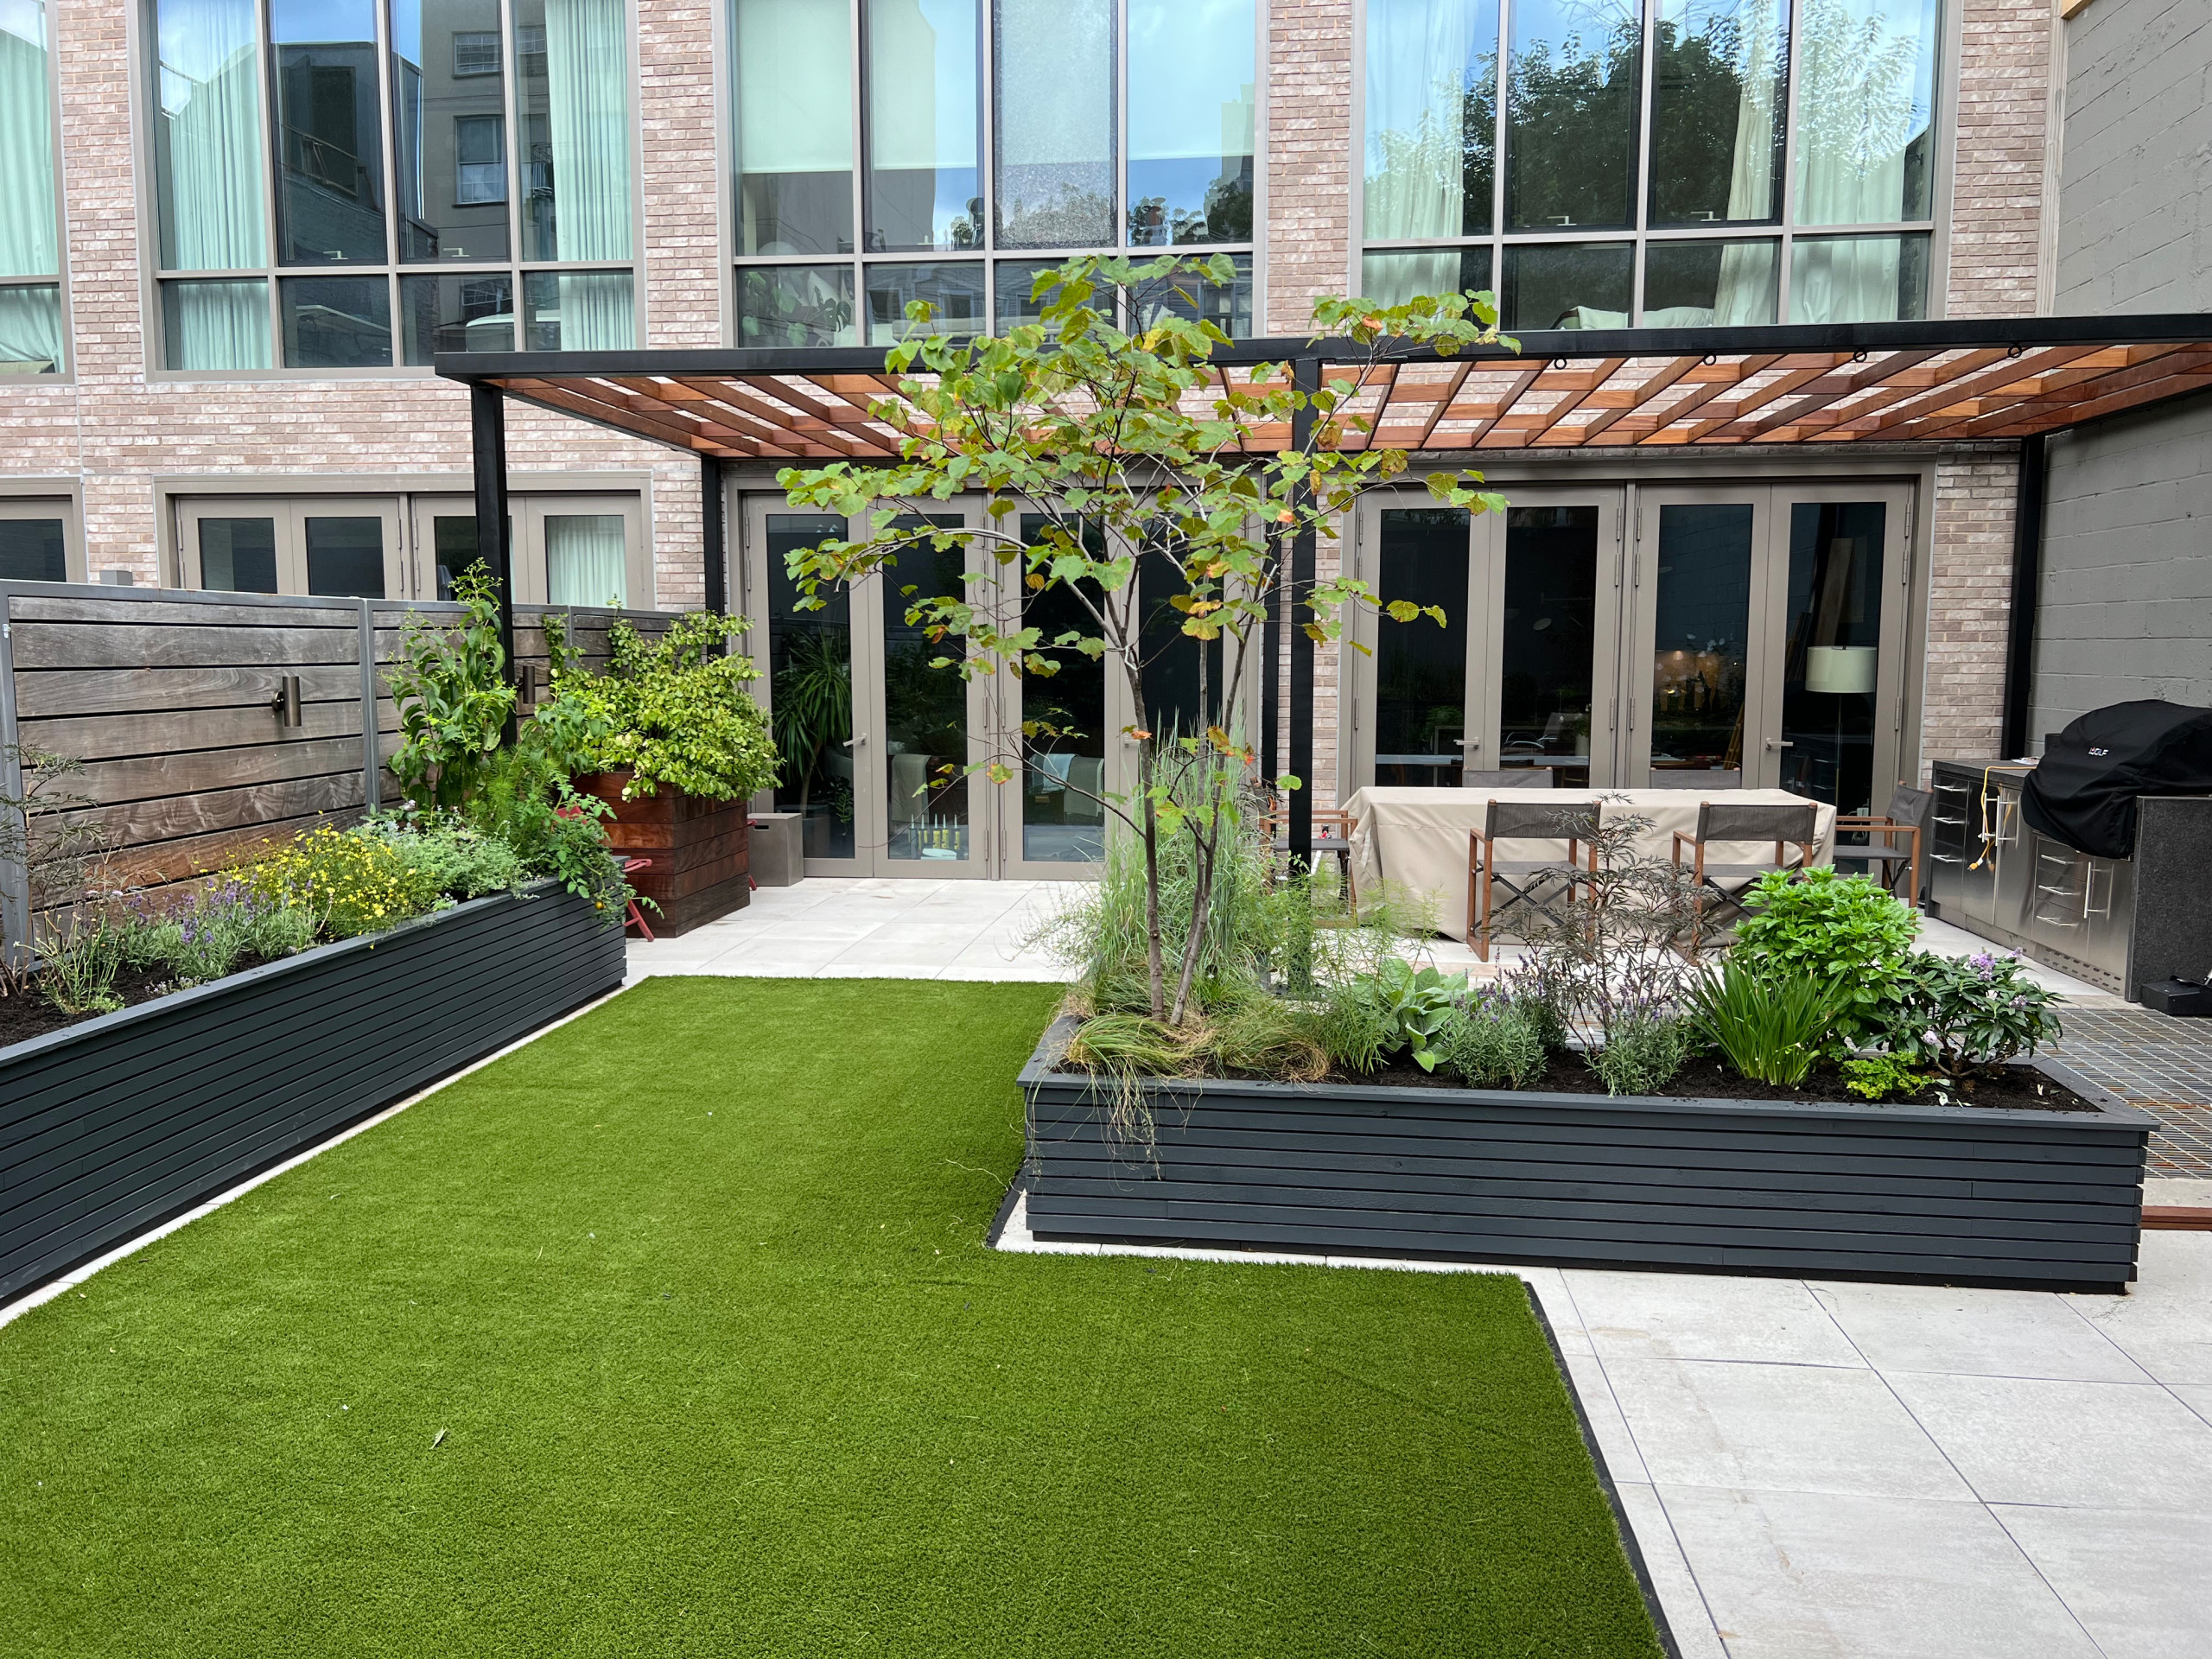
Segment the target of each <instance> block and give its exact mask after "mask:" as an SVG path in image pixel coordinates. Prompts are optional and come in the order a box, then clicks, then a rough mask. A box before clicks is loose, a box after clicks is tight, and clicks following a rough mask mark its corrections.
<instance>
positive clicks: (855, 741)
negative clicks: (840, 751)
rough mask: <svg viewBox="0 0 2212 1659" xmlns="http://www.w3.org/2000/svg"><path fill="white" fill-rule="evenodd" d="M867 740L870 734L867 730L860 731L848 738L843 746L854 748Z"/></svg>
mask: <svg viewBox="0 0 2212 1659" xmlns="http://www.w3.org/2000/svg"><path fill="white" fill-rule="evenodd" d="M867 741H868V734H867V733H866V732H859V733H855V734H854V735H853V736H851V737H849V738H847V739H846V740H845V741H844V742H843V744H842V745H841V747H844V748H848V749H854V748H858V747H860V746H861V744H863V743H865V742H867Z"/></svg>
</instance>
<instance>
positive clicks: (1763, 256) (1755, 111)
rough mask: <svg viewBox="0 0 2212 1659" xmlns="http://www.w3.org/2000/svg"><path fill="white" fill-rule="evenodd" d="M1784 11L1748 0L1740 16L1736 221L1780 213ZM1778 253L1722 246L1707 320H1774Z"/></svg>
mask: <svg viewBox="0 0 2212 1659" xmlns="http://www.w3.org/2000/svg"><path fill="white" fill-rule="evenodd" d="M1785 16H1787V14H1786V13H1785V12H1784V11H1783V10H1782V8H1781V7H1779V6H1777V5H1776V4H1775V3H1774V0H1745V4H1744V7H1743V10H1742V11H1741V12H1740V13H1739V14H1738V30H1737V35H1736V41H1737V64H1736V71H1737V77H1738V84H1739V85H1740V86H1742V88H1743V91H1742V93H1741V95H1740V97H1739V99H1738V103H1737V105H1736V153H1735V156H1734V160H1733V164H1732V167H1731V168H1730V171H1729V176H1728V217H1729V218H1730V219H1766V218H1768V217H1770V215H1771V214H1772V213H1774V211H1775V194H1774V184H1775V178H1774V172H1775V165H1776V162H1777V161H1778V160H1779V155H1778V152H1777V147H1776V144H1775V121H1776V118H1777V116H1778V115H1779V114H1780V111H1779V109H1778V108H1777V103H1778V101H1779V100H1780V99H1781V98H1782V96H1783V85H1782V75H1781V73H1780V68H1781V56H1782V52H1783V34H1784V31H1785V30H1786V29H1787V28H1788V25H1787V23H1786V22H1784V18H1785ZM1776 252H1777V246H1776V245H1775V244H1772V243H1756V244H1746V245H1739V246H1736V247H1730V248H1724V249H1722V250H1721V251H1720V281H1719V285H1718V286H1717V287H1716V288H1715V289H1714V290H1713V315H1712V317H1711V318H1710V319H1709V321H1713V322H1717V323H1766V322H1772V321H1775V315H1774V295H1775V269H1774V262H1775V256H1776ZM1646 321H1647V322H1649V319H1646ZM1659 326H1662V327H1663V326H1664V325H1663V324H1662V325H1659Z"/></svg>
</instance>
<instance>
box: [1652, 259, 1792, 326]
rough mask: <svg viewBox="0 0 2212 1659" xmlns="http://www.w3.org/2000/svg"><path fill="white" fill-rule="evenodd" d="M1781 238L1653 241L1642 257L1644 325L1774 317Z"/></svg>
mask: <svg viewBox="0 0 2212 1659" xmlns="http://www.w3.org/2000/svg"><path fill="white" fill-rule="evenodd" d="M1781 275H1782V245H1781V244H1780V243H1779V242H1654V243H1652V244H1651V245H1650V246H1649V247H1648V248H1647V249H1645V250H1644V256H1643V326H1644V327H1647V328H1701V327H1706V326H1707V324H1710V323H1719V324H1724V325H1725V324H1733V323H1760V322H1772V321H1775V315H1774V307H1775V294H1776V289H1777V283H1778V282H1779V280H1780V278H1781Z"/></svg>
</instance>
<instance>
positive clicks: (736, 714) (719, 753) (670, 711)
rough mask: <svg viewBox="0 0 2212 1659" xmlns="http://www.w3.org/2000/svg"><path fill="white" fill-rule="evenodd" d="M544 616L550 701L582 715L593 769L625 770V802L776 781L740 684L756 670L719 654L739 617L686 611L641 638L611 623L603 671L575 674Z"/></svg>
mask: <svg viewBox="0 0 2212 1659" xmlns="http://www.w3.org/2000/svg"><path fill="white" fill-rule="evenodd" d="M546 622H547V630H548V635H547V637H548V639H549V640H552V641H554V642H555V643H554V656H555V661H556V664H557V666H556V669H555V671H554V674H553V687H554V690H555V692H556V694H557V695H556V702H555V706H556V707H558V706H559V705H560V704H561V703H564V702H566V703H572V704H573V705H575V707H576V708H577V709H580V710H581V711H582V714H583V715H584V716H585V717H586V719H587V720H588V721H589V723H590V726H591V728H592V730H593V732H594V736H593V737H592V738H591V739H590V740H589V741H588V744H587V746H586V747H587V750H588V754H589V757H590V760H591V762H592V764H593V765H594V767H595V768H596V769H597V770H600V771H602V772H629V773H630V774H631V779H630V781H629V782H628V783H627V784H626V785H623V787H622V793H623V796H624V798H626V799H631V800H634V799H636V798H638V797H639V796H641V795H651V794H652V793H654V792H655V791H657V790H658V789H660V788H662V787H663V786H665V787H667V788H670V789H679V790H682V791H683V792H684V793H685V794H687V795H696V796H698V797H700V798H702V799H705V800H716V801H741V800H743V799H744V798H746V797H747V796H748V795H752V794H753V793H754V792H756V791H760V790H762V789H766V787H767V786H768V785H771V784H772V783H774V782H775V781H776V765H777V753H776V745H775V742H774V740H773V739H772V737H771V736H770V735H769V730H768V716H767V715H766V712H765V711H763V710H762V709H761V707H760V704H759V703H757V702H754V701H753V698H752V696H751V695H750V694H748V693H747V690H746V689H745V687H746V683H747V681H749V680H751V679H753V678H754V677H756V676H757V674H758V673H759V671H758V670H757V669H755V668H754V667H753V664H752V663H751V662H750V661H749V660H747V658H744V657H742V656H733V655H727V654H725V652H724V647H725V646H726V645H728V642H729V641H730V640H732V639H735V638H736V637H737V636H738V635H739V634H741V633H742V632H744V631H745V628H746V626H747V623H746V620H745V619H744V618H743V617H726V616H710V615H709V614H707V613H705V612H703V611H695V612H692V613H690V614H687V615H684V616H681V617H678V618H677V620H676V621H675V623H674V624H673V625H672V626H671V627H670V628H669V630H668V632H666V633H664V634H663V635H662V636H661V637H660V638H659V639H656V640H652V641H650V642H648V641H647V640H646V639H645V638H644V637H643V636H642V635H640V634H639V632H638V631H637V630H636V629H635V628H633V627H632V626H630V625H629V624H628V623H627V622H621V621H618V622H617V623H615V625H614V626H613V630H612V632H611V633H610V635H609V648H610V652H611V660H610V661H609V663H608V665H607V672H606V673H604V674H590V673H587V672H585V671H583V669H582V665H581V664H578V663H577V662H576V661H575V657H574V655H573V653H571V652H569V651H568V650H567V649H566V642H565V641H563V640H560V639H558V624H557V623H556V621H555V620H554V619H553V618H550V617H548V618H547V619H546Z"/></svg>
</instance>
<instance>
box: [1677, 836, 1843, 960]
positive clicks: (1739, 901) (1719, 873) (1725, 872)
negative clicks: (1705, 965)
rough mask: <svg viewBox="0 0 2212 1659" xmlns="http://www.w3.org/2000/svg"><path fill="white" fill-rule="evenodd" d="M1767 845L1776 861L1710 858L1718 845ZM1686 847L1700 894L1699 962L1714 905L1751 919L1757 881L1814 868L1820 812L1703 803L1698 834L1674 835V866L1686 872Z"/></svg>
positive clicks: (1698, 914)
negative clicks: (1748, 902)
mask: <svg viewBox="0 0 2212 1659" xmlns="http://www.w3.org/2000/svg"><path fill="white" fill-rule="evenodd" d="M1761 841H1769V842H1773V843H1774V856H1773V858H1771V859H1770V860H1766V861H1752V862H1751V863H1733V862H1732V863H1727V864H1714V863H1712V862H1709V861H1707V857H1706V849H1707V847H1709V846H1711V845H1713V843H1714V842H1761ZM1685 847H1688V848H1689V849H1691V853H1692V861H1691V866H1690V880H1691V883H1692V885H1693V887H1694V890H1695V893H1696V898H1695V900H1694V903H1695V906H1696V912H1697V918H1698V927H1697V930H1696V932H1695V933H1694V934H1693V936H1692V941H1691V948H1690V953H1691V955H1692V956H1693V957H1694V956H1695V955H1696V938H1698V937H1699V936H1701V935H1702V934H1703V932H1704V922H1705V918H1706V910H1707V906H1708V905H1710V904H1712V903H1713V901H1714V900H1716V899H1717V900H1718V901H1719V905H1720V906H1721V907H1722V909H1721V912H1719V913H1725V912H1727V911H1733V912H1736V913H1737V914H1738V915H1742V914H1745V913H1747V912H1745V909H1744V905H1743V893H1744V889H1745V888H1746V887H1750V886H1751V883H1752V882H1754V881H1756V880H1758V879H1759V877H1761V876H1763V875H1764V874H1767V873H1768V872H1769V871H1770V870H1802V869H1804V868H1807V867H1808V866H1809V865H1810V864H1811V863H1812V861H1813V860H1814V858H1815V855H1817V854H1818V853H1819V851H1820V809H1819V808H1818V807H1816V806H1815V805H1814V804H1812V803H1811V802H1809V801H1808V802H1806V803H1805V804H1802V805H1789V806H1781V805H1768V804H1764V803H1754V802H1749V801H1700V802H1699V803H1698V805H1697V829H1696V830H1695V831H1694V833H1692V834H1690V835H1687V836H1686V835H1684V834H1683V833H1682V832H1681V830H1679V829H1677V830H1675V832H1674V862H1675V868H1676V869H1677V870H1679V869H1681V868H1682V849H1683V848H1685ZM1790 847H1794V848H1796V849H1797V861H1796V863H1794V864H1793V863H1791V862H1790V861H1789V859H1788V858H1787V856H1786V855H1785V853H1784V849H1786V848H1790Z"/></svg>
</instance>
